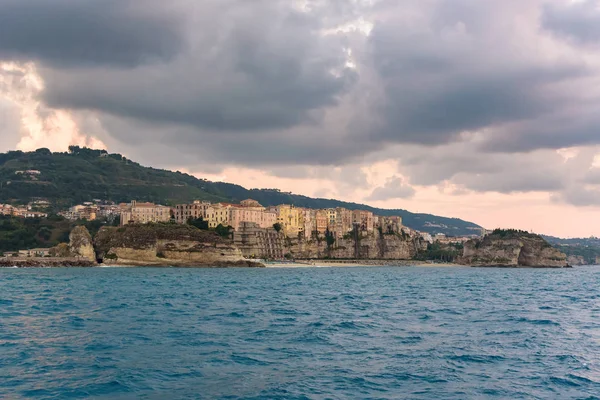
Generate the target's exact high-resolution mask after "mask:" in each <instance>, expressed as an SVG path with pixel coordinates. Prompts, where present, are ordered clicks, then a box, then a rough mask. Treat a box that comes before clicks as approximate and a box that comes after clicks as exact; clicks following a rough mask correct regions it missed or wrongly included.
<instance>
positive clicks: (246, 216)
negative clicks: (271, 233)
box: [229, 199, 275, 231]
mask: <svg viewBox="0 0 600 400" xmlns="http://www.w3.org/2000/svg"><path fill="white" fill-rule="evenodd" d="M271 215H272V214H271ZM270 221H271V219H267V218H265V208H264V207H263V206H262V205H260V203H259V202H258V201H256V200H252V199H248V200H244V201H242V202H241V203H240V205H239V206H233V207H231V208H230V209H229V225H230V226H231V227H232V228H233V229H234V230H235V231H237V230H239V229H240V226H241V224H242V223H245V222H252V223H254V224H256V225H257V226H259V227H260V228H272V227H273V224H274V223H275V222H273V223H269V222H270Z"/></svg>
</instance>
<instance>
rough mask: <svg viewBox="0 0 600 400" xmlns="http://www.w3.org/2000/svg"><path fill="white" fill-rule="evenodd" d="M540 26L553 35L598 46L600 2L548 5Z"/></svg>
mask: <svg viewBox="0 0 600 400" xmlns="http://www.w3.org/2000/svg"><path fill="white" fill-rule="evenodd" d="M542 25H543V27H544V28H545V29H547V30H549V31H550V32H553V33H554V34H556V35H558V36H561V37H564V38H567V39H570V40H574V41H576V42H579V43H581V44H600V1H598V0H583V1H578V2H569V4H567V2H564V3H563V4H560V5H558V4H548V5H546V6H545V7H544V12H543V14H542Z"/></svg>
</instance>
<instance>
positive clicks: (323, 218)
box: [315, 210, 329, 235]
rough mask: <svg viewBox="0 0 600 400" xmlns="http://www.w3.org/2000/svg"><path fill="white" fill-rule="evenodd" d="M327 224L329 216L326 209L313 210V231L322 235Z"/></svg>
mask: <svg viewBox="0 0 600 400" xmlns="http://www.w3.org/2000/svg"><path fill="white" fill-rule="evenodd" d="M328 226H329V216H328V213H327V210H316V212H315V232H316V233H317V234H319V235H324V234H325V232H326V231H327V227H328Z"/></svg>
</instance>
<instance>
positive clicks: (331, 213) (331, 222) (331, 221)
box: [325, 208, 337, 231]
mask: <svg viewBox="0 0 600 400" xmlns="http://www.w3.org/2000/svg"><path fill="white" fill-rule="evenodd" d="M325 212H326V213H327V228H329V230H330V231H333V230H334V229H335V218H336V216H337V213H336V211H335V208H328V209H326V210H325Z"/></svg>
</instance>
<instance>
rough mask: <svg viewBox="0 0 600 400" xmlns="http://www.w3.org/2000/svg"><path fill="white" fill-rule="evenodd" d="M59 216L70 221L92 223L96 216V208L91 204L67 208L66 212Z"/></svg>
mask: <svg viewBox="0 0 600 400" xmlns="http://www.w3.org/2000/svg"><path fill="white" fill-rule="evenodd" d="M60 215H62V216H63V217H65V218H66V219H69V220H71V221H75V220H78V219H85V220H88V221H94V220H95V219H96V218H97V215H98V206H96V205H92V204H91V203H87V204H80V205H76V206H73V207H71V208H69V209H68V210H67V211H65V212H62V213H60Z"/></svg>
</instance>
